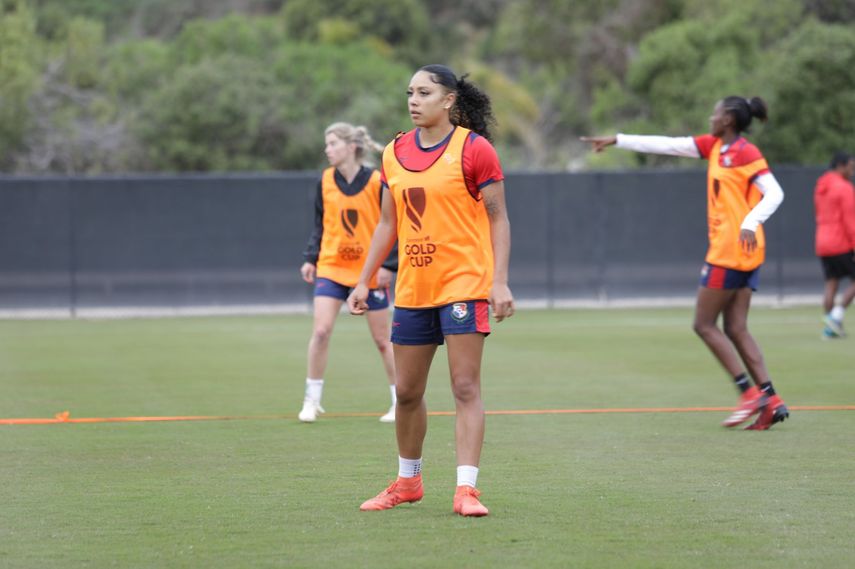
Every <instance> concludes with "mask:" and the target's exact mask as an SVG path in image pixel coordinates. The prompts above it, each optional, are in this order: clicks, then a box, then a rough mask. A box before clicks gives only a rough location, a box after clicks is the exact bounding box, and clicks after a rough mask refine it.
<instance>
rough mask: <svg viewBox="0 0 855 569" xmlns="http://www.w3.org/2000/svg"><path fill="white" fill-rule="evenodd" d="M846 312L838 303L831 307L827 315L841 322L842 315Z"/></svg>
mask: <svg viewBox="0 0 855 569" xmlns="http://www.w3.org/2000/svg"><path fill="white" fill-rule="evenodd" d="M845 313H846V309H845V308H843V307H842V306H840V305H839V304H838V305H837V306H835V307H834V308H832V309H831V312H829V315H830V316H831V317H832V318H834V319H835V320H837V321H838V322H843V315H844V314H845Z"/></svg>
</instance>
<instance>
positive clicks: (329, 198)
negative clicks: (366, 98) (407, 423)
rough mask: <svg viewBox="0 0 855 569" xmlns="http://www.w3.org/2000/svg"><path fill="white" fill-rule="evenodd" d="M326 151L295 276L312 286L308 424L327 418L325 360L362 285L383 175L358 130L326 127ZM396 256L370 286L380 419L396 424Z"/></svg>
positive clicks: (372, 146)
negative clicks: (383, 399) (385, 406)
mask: <svg viewBox="0 0 855 569" xmlns="http://www.w3.org/2000/svg"><path fill="white" fill-rule="evenodd" d="M325 143H326V146H325V148H324V152H325V153H326V156H327V160H329V163H330V167H329V168H327V169H326V170H324V172H323V175H322V176H321V180H320V181H319V182H318V190H317V196H316V197H315V227H314V230H313V232H312V235H311V237H309V242H308V244H307V246H306V250H305V252H304V253H303V258H304V259H305V262H304V263H303V266H302V267H300V274H301V275H302V276H303V280H304V281H306V282H307V283H312V284H314V285H315V298H314V325H313V328H312V337H311V339H310V340H309V356H308V374H307V377H306V393H305V397H304V399H303V408H302V409H301V410H300V413H299V415H298V418H299V419H300V421H302V422H304V423H312V422H314V421H316V420H317V418H318V415H319V414H321V413H323V412H324V408H323V407H322V406H321V396H322V394H323V389H324V373H325V372H326V367H327V359H328V356H329V344H330V335H331V334H332V331H333V326H334V325H335V321H336V317H337V316H338V313H339V311H340V309H341V306H342V304H343V303H344V302H345V301H346V300H347V295H348V294H349V293H350V291H351V289H352V287H353V286H354V285H356V282H357V280H358V279H359V274H360V271H361V270H362V266H363V265H364V264H365V254H366V253H367V251H368V245H369V243H370V242H371V235H372V234H373V232H374V228H375V227H376V226H377V222H378V221H379V220H380V198H381V188H380V172H378V171H377V170H375V169H373V168H370V167H368V166H367V165H366V164H365V163H363V161H364V160H366V159H367V157H368V152H380V151H382V149H383V147H382V146H381V145H379V144H377V143H375V142H374V141H373V140H372V139H371V136H370V135H369V134H368V131H367V129H366V128H365V127H363V126H358V127H355V126H353V125H351V124H348V123H344V122H337V123H334V124H332V125H330V126H329V127H327V129H326V132H325ZM397 266H398V258H397V255H395V254H391V255H390V256H389V258H388V259H387V260H386V261H385V262H384V263H383V266H382V267H381V268H379V270H377V269H376V268H375V270H374V271H372V273H371V275H370V279H369V280H368V281H367V282H368V286H369V288H370V291H369V294H368V297H367V305H368V314H367V316H366V318H367V321H368V328H369V330H370V331H371V337H372V338H373V339H374V343H375V344H376V346H377V350H378V351H379V352H380V357H381V359H382V360H383V368H384V369H385V371H386V377H387V378H388V381H389V391H390V393H391V398H392V404H391V407H390V408H389V411H388V412H387V413H386V414H385V415H383V416H382V417H380V420H381V421H383V422H384V423H392V422H394V421H395V363H394V359H393V356H392V344H391V343H390V342H389V333H390V332H389V326H390V325H389V310H388V308H389V286H390V284H391V282H392V276H393V274H394V271H396V270H397Z"/></svg>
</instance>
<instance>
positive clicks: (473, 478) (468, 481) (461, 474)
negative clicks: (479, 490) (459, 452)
mask: <svg viewBox="0 0 855 569" xmlns="http://www.w3.org/2000/svg"><path fill="white" fill-rule="evenodd" d="M477 482H478V467H477V466H466V465H464V466H458V467H457V485H458V486H471V487H473V488H475V486H476V483H477Z"/></svg>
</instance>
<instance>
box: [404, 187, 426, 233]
mask: <svg viewBox="0 0 855 569" xmlns="http://www.w3.org/2000/svg"><path fill="white" fill-rule="evenodd" d="M426 205H427V198H426V197H425V189H424V188H407V189H406V190H404V209H405V211H406V214H407V219H409V220H410V227H412V228H413V231H421V230H422V215H424V212H425V206H426Z"/></svg>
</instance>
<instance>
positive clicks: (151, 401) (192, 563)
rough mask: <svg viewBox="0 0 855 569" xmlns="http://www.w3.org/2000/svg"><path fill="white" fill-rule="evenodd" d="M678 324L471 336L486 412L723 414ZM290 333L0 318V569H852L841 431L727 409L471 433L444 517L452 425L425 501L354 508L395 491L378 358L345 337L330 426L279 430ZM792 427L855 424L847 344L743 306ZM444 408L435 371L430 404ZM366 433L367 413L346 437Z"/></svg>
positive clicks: (295, 393) (854, 457)
mask: <svg viewBox="0 0 855 569" xmlns="http://www.w3.org/2000/svg"><path fill="white" fill-rule="evenodd" d="M690 321H691V310H690V309H669V310H574V311H552V312H547V311H523V312H520V313H518V314H517V315H516V316H515V317H514V318H513V319H511V320H510V321H508V322H506V323H502V324H500V325H495V326H494V334H493V335H492V336H491V337H490V338H489V339H488V341H487V342H488V343H487V354H486V357H485V369H484V380H483V383H484V397H485V403H486V406H487V408H488V410H543V409H588V408H622V407H623V408H625V407H697V406H704V407H707V406H730V405H733V404H734V403H735V401H736V393H735V391H734V389H733V388H732V387H731V386H730V385H729V384H728V380H727V378H726V376H725V374H724V372H723V371H722V370H721V369H720V368H719V367H718V365H717V364H716V363H715V362H714V360H713V359H712V357H711V356H710V355H709V354H708V353H707V351H706V349H705V348H704V346H703V345H702V344H701V342H700V340H698V339H697V338H695V337H694V335H693V334H692V332H691V330H690ZM310 325H311V324H310V319H309V317H307V316H287V317H285V316H271V317H253V318H249V317H247V318H242V317H231V318H187V319H162V320H123V321H0V419H5V418H12V417H53V416H54V414H55V413H57V412H61V411H66V410H67V411H69V412H70V413H71V417H72V418H75V417H79V418H82V417H125V416H176V415H178V416H185V415H205V416H208V415H211V416H229V417H240V418H237V419H234V420H211V421H192V422H188V421H184V422H159V423H94V424H52V425H0V508H2V511H0V567H3V568H35V567H50V566H59V565H62V566H63V567H67V568H76V567H206V568H207V567H223V568H237V567H251V568H259V567H354V568H361V567H370V568H385V567H390V568H392V567H408V568H414V567H441V568H446V567H562V568H564V567H590V568H603V567H606V568H608V567H624V568H636V567H644V568H647V567H649V568H672V567H674V568H678V567H679V568H684V567H691V568H711V569H712V568H715V569H720V568H724V567H740V568H751V569H753V568H765V567H768V568H775V569H780V568H786V567H822V568H823V569H831V568H837V567H840V568H844V567H846V568H848V567H852V566H853V563H855V561H853V559H855V540H853V537H852V536H853V535H855V513H853V512H855V434H853V433H855V411H795V412H794V413H793V414H792V416H791V418H790V420H789V421H787V422H785V423H783V424H779V425H776V426H775V427H774V428H773V429H772V430H770V431H767V432H746V431H741V430H735V431H728V430H725V429H723V428H721V427H720V426H719V421H720V420H721V419H722V418H723V417H724V416H725V415H726V413H721V412H686V413H644V414H642V413H632V414H541V415H537V414H531V415H527V414H521V415H491V416H489V417H488V419H487V437H486V441H485V446H484V455H483V460H482V464H481V475H480V477H479V486H480V487H481V489H482V491H483V495H482V499H483V501H484V503H485V504H486V505H487V506H489V507H490V509H491V515H490V516H489V517H487V518H482V519H463V518H460V517H458V516H456V515H454V514H452V512H451V498H452V493H453V490H454V484H455V478H454V477H455V472H454V466H455V457H454V445H453V425H454V418H453V417H451V416H433V417H431V419H430V423H429V430H428V436H427V441H426V446H425V454H424V459H425V486H426V488H425V490H426V494H425V499H424V500H423V501H422V502H421V503H420V504H416V505H407V506H402V507H400V508H397V509H395V510H392V511H388V512H370V513H362V512H359V510H358V506H359V504H360V503H361V501H362V500H364V499H366V498H368V497H370V496H372V495H374V494H376V493H377V492H378V491H380V490H381V489H382V488H383V487H384V485H385V484H386V483H387V482H388V481H389V480H391V479H393V478H394V476H395V474H396V472H397V461H396V456H397V453H396V450H395V446H394V428H393V427H391V426H390V425H385V424H381V423H380V422H378V421H377V416H379V415H380V414H381V413H382V412H384V411H385V410H386V408H387V406H388V391H387V389H386V387H385V385H384V379H383V374H382V370H381V366H380V361H379V358H378V357H377V356H376V354H375V351H374V348H373V346H372V344H371V341H370V339H369V336H368V334H367V331H366V329H365V323H364V322H363V321H362V320H361V319H358V318H356V317H350V316H343V317H341V318H340V319H339V324H338V327H337V329H336V332H335V334H334V338H333V344H332V358H331V363H330V366H329V369H328V373H327V385H326V389H325V394H324V406H325V407H326V409H327V411H328V413H329V414H330V415H334V414H337V413H338V414H340V415H339V416H330V417H324V418H322V419H321V420H319V421H318V422H317V423H315V424H313V425H304V424H300V423H298V422H297V420H296V412H297V411H298V410H299V407H300V403H301V401H302V394H303V380H304V377H305V351H306V342H307V340H308V335H309V331H310ZM751 327H752V331H753V332H754V335H755V337H756V338H757V339H758V341H759V342H760V343H761V346H762V347H763V349H764V351H765V355H766V358H767V362H768V364H769V367H770V370H771V372H772V375H773V379H774V381H775V384H776V386H777V388H778V392H779V393H780V394H781V395H782V396H783V397H784V398H785V400H786V401H787V403H788V404H790V405H791V406H800V405H852V404H855V340H853V339H846V340H839V341H834V342H822V341H820V339H819V332H820V324H819V317H818V310H817V309H808V308H803V309H787V310H772V309H755V310H754V311H753V313H752V320H751ZM428 406H429V410H431V411H451V410H453V403H452V399H451V395H450V391H449V388H448V371H447V365H446V360H445V351H444V350H442V349H441V350H440V351H439V352H438V353H437V358H436V360H435V362H434V370H433V372H432V375H431V380H430V384H429V388H428ZM351 413H353V414H357V413H373V414H374V415H373V416H358V415H348V414H351Z"/></svg>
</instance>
